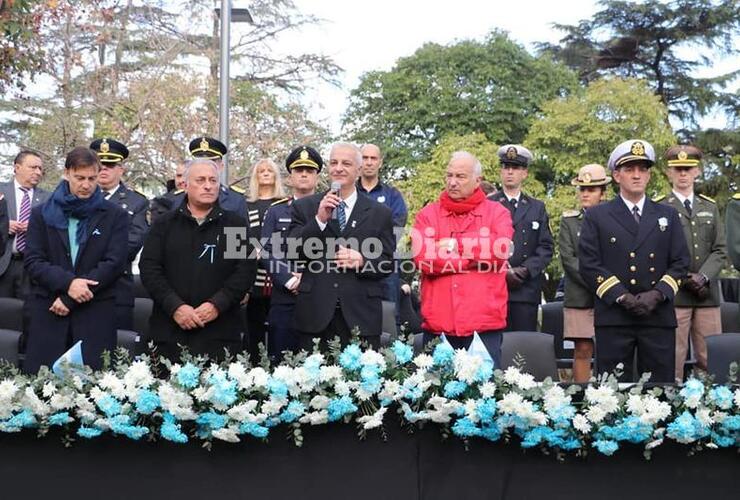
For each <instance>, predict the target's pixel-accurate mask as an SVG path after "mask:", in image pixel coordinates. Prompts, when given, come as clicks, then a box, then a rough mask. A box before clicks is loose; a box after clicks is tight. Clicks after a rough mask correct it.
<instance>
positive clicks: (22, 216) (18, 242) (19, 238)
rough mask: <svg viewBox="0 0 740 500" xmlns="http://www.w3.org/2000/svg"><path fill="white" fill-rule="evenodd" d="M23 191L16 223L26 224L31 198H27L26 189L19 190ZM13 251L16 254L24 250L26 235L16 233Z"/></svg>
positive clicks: (29, 214) (29, 212)
mask: <svg viewBox="0 0 740 500" xmlns="http://www.w3.org/2000/svg"><path fill="white" fill-rule="evenodd" d="M20 189H21V191H23V198H22V199H21V209H20V212H18V222H28V218H29V217H30V216H31V197H30V196H28V188H24V187H22V188H20ZM15 249H16V250H18V253H21V252H23V250H25V249H26V233H25V232H22V233H18V234H17V235H16V236H15Z"/></svg>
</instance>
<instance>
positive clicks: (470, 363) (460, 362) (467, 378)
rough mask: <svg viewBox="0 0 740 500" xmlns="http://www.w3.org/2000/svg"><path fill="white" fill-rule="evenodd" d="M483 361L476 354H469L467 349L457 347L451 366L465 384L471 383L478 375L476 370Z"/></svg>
mask: <svg viewBox="0 0 740 500" xmlns="http://www.w3.org/2000/svg"><path fill="white" fill-rule="evenodd" d="M484 362H485V361H484V360H483V358H481V357H480V356H478V355H477V354H470V353H468V351H466V350H463V349H458V350H456V351H455V357H454V358H453V366H454V368H455V376H456V377H457V378H458V380H462V381H463V382H465V383H466V384H472V383H474V382H475V379H476V377H477V375H478V372H479V370H480V368H481V366H482V365H483V363H484Z"/></svg>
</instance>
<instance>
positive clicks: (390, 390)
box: [378, 379, 401, 401]
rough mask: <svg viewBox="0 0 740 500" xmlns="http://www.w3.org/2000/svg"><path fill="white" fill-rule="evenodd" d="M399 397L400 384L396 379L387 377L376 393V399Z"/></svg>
mask: <svg viewBox="0 0 740 500" xmlns="http://www.w3.org/2000/svg"><path fill="white" fill-rule="evenodd" d="M400 397H401V384H399V383H398V381H397V380H392V379H387V380H385V382H383V388H382V389H381V390H380V392H379V393H378V399H380V400H384V399H390V400H392V401H397V400H398V399H399V398H400Z"/></svg>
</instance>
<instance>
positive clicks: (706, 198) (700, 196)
mask: <svg viewBox="0 0 740 500" xmlns="http://www.w3.org/2000/svg"><path fill="white" fill-rule="evenodd" d="M699 198H701V199H703V200H707V201H708V202H709V203H714V204H715V205H716V204H717V202H716V201H714V200H713V199H711V198H710V197H709V196H707V195H704V194H700V195H699Z"/></svg>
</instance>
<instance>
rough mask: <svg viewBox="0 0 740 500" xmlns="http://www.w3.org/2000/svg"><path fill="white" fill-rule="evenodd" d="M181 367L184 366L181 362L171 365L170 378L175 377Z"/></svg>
mask: <svg viewBox="0 0 740 500" xmlns="http://www.w3.org/2000/svg"><path fill="white" fill-rule="evenodd" d="M181 368H182V366H181V365H180V363H175V364H173V365H172V366H170V376H171V377H170V378H173V377H175V375H177V374H178V373H179V371H180V369H181Z"/></svg>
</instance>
